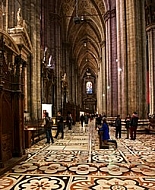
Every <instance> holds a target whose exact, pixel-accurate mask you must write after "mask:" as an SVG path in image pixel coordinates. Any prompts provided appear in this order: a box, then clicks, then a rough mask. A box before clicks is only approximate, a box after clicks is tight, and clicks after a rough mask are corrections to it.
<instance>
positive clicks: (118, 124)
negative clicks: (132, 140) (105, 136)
mask: <svg viewBox="0 0 155 190" xmlns="http://www.w3.org/2000/svg"><path fill="white" fill-rule="evenodd" d="M115 127H116V133H115V137H116V138H117V139H118V136H119V138H121V118H120V115H117V118H116V120H115Z"/></svg>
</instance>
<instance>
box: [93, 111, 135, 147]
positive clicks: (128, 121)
mask: <svg viewBox="0 0 155 190" xmlns="http://www.w3.org/2000/svg"><path fill="white" fill-rule="evenodd" d="M114 125H115V129H116V130H115V137H116V138H121V132H122V129H121V128H122V123H121V117H120V115H117V117H116V119H115V122H114ZM137 126H138V114H137V113H136V112H133V114H132V116H130V115H129V114H128V115H127V117H126V118H125V127H126V130H127V137H126V138H127V139H129V136H130V139H131V140H135V139H136V132H137ZM96 129H97V130H98V133H99V135H101V138H102V141H103V142H104V144H107V142H108V140H109V139H110V134H109V126H108V123H107V120H106V116H105V115H104V116H102V115H98V117H96Z"/></svg>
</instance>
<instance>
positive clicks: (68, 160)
mask: <svg viewBox="0 0 155 190" xmlns="http://www.w3.org/2000/svg"><path fill="white" fill-rule="evenodd" d="M53 133H55V131H53ZM114 134H115V130H114V128H113V127H110V136H111V139H115V138H114ZM53 135H54V134H53ZM125 137H126V133H125V131H124V132H123V134H122V138H121V139H117V145H118V148H117V149H115V148H114V146H112V145H111V146H110V147H109V149H99V139H98V133H97V131H95V124H94V121H92V122H90V123H89V124H88V125H87V126H86V125H85V126H84V127H83V128H82V127H81V126H80V124H79V123H77V124H76V125H75V126H73V128H72V130H70V131H69V130H68V129H67V128H65V138H64V139H60V138H59V137H58V139H54V140H55V142H54V144H46V143H45V142H46V140H45V139H43V140H42V141H40V142H38V143H37V144H35V145H33V146H32V147H31V148H30V149H27V150H26V151H27V154H28V157H27V159H26V160H25V161H24V162H21V163H20V164H18V165H16V166H15V167H14V168H12V169H11V170H10V171H9V172H7V173H5V174H4V175H3V176H1V178H0V189H3V190H19V189H22V190H23V189H26V190H30V189H33V190H46V189H47V190H51V189H52V190H87V189H94V190H101V189H105V190H110V189H111V190H126V189H127V190H134V189H135V190H136V189H137V190H144V189H145V190H147V189H149V190H154V189H155V159H154V158H155V136H154V135H150V134H147V135H146V134H137V139H136V140H135V141H134V140H129V139H125Z"/></svg>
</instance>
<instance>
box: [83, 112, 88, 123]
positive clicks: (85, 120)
mask: <svg viewBox="0 0 155 190" xmlns="http://www.w3.org/2000/svg"><path fill="white" fill-rule="evenodd" d="M84 122H85V124H86V125H88V114H87V113H86V114H85V116H84Z"/></svg>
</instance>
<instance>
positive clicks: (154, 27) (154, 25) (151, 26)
mask: <svg viewBox="0 0 155 190" xmlns="http://www.w3.org/2000/svg"><path fill="white" fill-rule="evenodd" d="M151 30H155V23H154V24H150V25H148V26H146V32H149V31H151Z"/></svg>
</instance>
